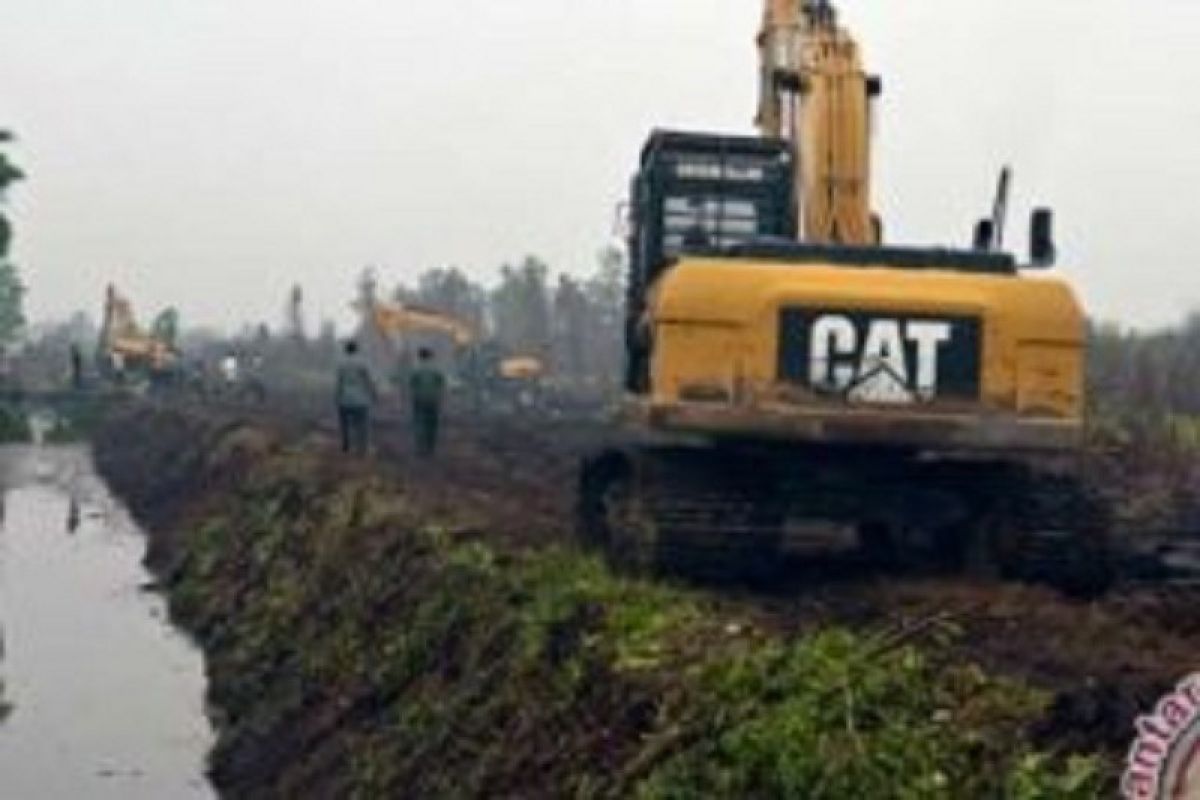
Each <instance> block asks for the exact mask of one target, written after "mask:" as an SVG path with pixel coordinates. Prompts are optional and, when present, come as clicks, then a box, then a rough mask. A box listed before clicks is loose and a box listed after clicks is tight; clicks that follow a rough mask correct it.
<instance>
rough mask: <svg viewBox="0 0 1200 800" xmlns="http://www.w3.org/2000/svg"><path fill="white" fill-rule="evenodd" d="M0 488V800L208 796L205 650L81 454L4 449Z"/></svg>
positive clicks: (126, 520)
mask: <svg viewBox="0 0 1200 800" xmlns="http://www.w3.org/2000/svg"><path fill="white" fill-rule="evenodd" d="M0 489H2V490H3V504H2V506H0V511H2V516H0V520H2V521H0V626H2V627H0V630H2V632H3V640H2V645H3V647H2V649H0V681H3V684H4V690H3V692H4V696H3V700H4V702H6V703H8V704H11V706H12V709H11V712H10V713H9V714H8V716H7V717H5V718H4V720H3V721H0V797H3V798H6V799H11V800H25V799H26V798H28V799H29V800H41V799H42V798H49V799H50V800H55V799H56V798H89V800H95V799H99V800H104V799H105V798H113V799H114V800H116V798H120V800H137V798H147V800H149V799H150V798H153V799H154V800H159V798H167V799H173V798H183V799H184V800H190V799H191V798H208V797H212V796H213V792H212V790H211V788H210V787H209V785H208V784H207V782H206V781H205V779H204V758H205V754H206V753H207V751H208V748H209V746H210V745H211V743H212V731H211V729H210V727H209V724H208V721H207V719H206V717H205V714H204V700H203V697H204V674H203V663H202V658H201V655H200V653H199V652H198V651H197V650H196V649H195V648H194V647H193V646H192V645H191V644H190V643H189V642H188V641H187V640H186V639H185V638H184V637H183V636H181V635H180V634H179V633H177V632H176V631H174V630H173V629H172V628H171V627H170V625H169V624H168V623H167V621H166V614H165V610H164V603H163V601H162V599H161V598H160V597H158V596H157V595H154V594H152V593H149V592H147V591H145V586H146V585H147V583H148V581H150V576H149V575H148V574H147V572H146V571H145V569H144V568H143V567H142V566H141V559H142V554H143V552H144V550H145V541H144V540H143V538H142V536H141V534H140V533H139V531H138V529H137V527H136V525H135V524H134V523H133V522H132V521H131V520H130V518H129V516H128V515H127V514H126V512H125V511H124V510H123V508H121V506H120V505H119V504H117V503H116V502H115V501H114V499H113V498H112V496H111V495H110V494H109V493H108V491H107V489H106V488H105V486H104V485H103V483H102V482H101V481H100V479H99V478H98V477H97V476H96V474H95V472H94V471H93V469H92V466H91V460H90V458H89V456H88V454H87V451H86V450H84V449H82V448H63V447H57V448H38V447H29V448H2V449H0Z"/></svg>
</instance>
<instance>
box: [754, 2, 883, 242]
mask: <svg viewBox="0 0 1200 800" xmlns="http://www.w3.org/2000/svg"><path fill="white" fill-rule="evenodd" d="M758 45H759V51H760V56H761V63H762V69H761V92H760V99H759V109H758V120H757V122H758V127H759V130H760V131H761V132H762V134H763V135H764V136H767V137H772V138H779V139H785V140H787V141H790V142H792V144H793V146H794V149H795V155H796V158H795V165H796V171H797V174H796V180H795V186H796V191H797V194H798V197H797V200H798V213H799V220H798V222H799V225H798V229H799V231H800V232H801V238H802V240H804V241H806V242H812V243H814V244H845V245H871V244H876V243H878V241H879V238H880V233H879V225H878V223H877V221H876V219H875V218H874V216H873V215H872V213H871V147H870V139H871V131H870V121H871V114H870V104H871V98H872V97H873V96H874V95H876V94H878V92H879V81H878V80H877V79H874V78H871V77H869V76H868V75H867V74H866V72H865V71H864V70H863V66H862V61H861V58H860V55H859V49H858V45H857V44H856V43H855V41H854V39H853V38H852V37H851V36H850V34H849V33H848V32H847V31H846V30H845V29H844V28H841V27H840V26H839V25H838V22H837V15H836V12H835V11H834V9H833V7H832V6H830V5H829V2H828V0H766V13H765V15H764V20H763V29H762V33H761V34H760V35H759V40H758Z"/></svg>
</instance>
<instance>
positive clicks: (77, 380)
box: [71, 344, 83, 392]
mask: <svg viewBox="0 0 1200 800" xmlns="http://www.w3.org/2000/svg"><path fill="white" fill-rule="evenodd" d="M71 388H72V389H74V390H75V391H77V392H78V391H80V390H81V389H83V350H82V349H81V348H80V347H79V345H78V344H72V345H71Z"/></svg>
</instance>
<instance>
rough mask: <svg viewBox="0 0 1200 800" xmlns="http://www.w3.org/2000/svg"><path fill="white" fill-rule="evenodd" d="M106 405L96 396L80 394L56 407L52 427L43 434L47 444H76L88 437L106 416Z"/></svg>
mask: <svg viewBox="0 0 1200 800" xmlns="http://www.w3.org/2000/svg"><path fill="white" fill-rule="evenodd" d="M104 411H105V406H104V404H103V403H102V402H101V401H100V400H99V399H98V398H96V397H93V396H89V395H83V394H80V395H79V396H78V397H76V398H74V399H73V400H71V401H69V402H68V401H64V402H61V403H59V405H58V406H57V407H56V408H55V409H54V414H53V418H52V420H51V422H50V427H49V428H47V429H46V431H45V432H44V433H43V435H42V439H43V441H44V442H45V443H46V444H75V443H78V442H83V441H86V440H87V439H88V437H89V436H90V435H91V433H92V431H94V430H95V428H96V426H97V425H99V424H100V422H101V420H102V419H103V417H104Z"/></svg>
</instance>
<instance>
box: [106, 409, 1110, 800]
mask: <svg viewBox="0 0 1200 800" xmlns="http://www.w3.org/2000/svg"><path fill="white" fill-rule="evenodd" d="M172 439H174V440H177V441H163V442H161V443H160V442H158V441H157V437H155V441H153V442H149V443H147V444H144V445H142V446H141V447H142V449H143V450H154V449H155V448H161V450H162V452H153V453H150V454H148V455H147V456H145V458H147V461H146V467H145V468H146V470H147V472H146V473H145V475H143V476H142V478H141V483H142V484H143V485H144V484H145V483H146V482H147V481H151V482H153V481H159V482H166V483H169V484H170V485H184V483H186V485H189V486H200V485H207V486H210V487H213V486H219V487H221V488H220V490H219V493H217V494H215V495H213V496H210V497H207V498H202V499H200V500H199V505H198V506H195V507H194V508H202V509H204V513H202V514H194V513H193V514H191V515H188V518H189V519H192V523H191V524H189V525H188V526H187V527H186V528H185V529H183V530H181V531H178V532H176V534H174V536H180V537H182V538H181V539H179V540H178V542H177V548H178V550H177V552H174V553H167V554H166V557H165V559H164V558H163V556H164V554H162V553H160V554H159V560H165V561H166V562H168V563H169V564H171V565H173V566H172V568H171V570H170V575H171V580H170V581H169V584H170V592H171V599H172V609H173V612H174V614H175V615H176V616H177V618H178V619H179V620H180V621H181V622H182V623H183V624H184V625H185V626H186V627H188V628H189V629H191V630H192V631H194V632H195V633H196V634H197V636H198V638H199V639H200V641H201V643H202V644H203V645H204V646H205V649H206V651H207V653H208V656H209V668H210V675H211V678H212V682H211V690H210V699H211V700H212V701H213V702H214V703H215V704H216V706H217V707H218V708H219V709H220V710H221V713H222V719H223V721H224V724H223V725H222V727H221V737H220V741H219V743H218V746H217V749H216V751H215V753H214V755H213V761H212V763H213V769H214V778H215V780H216V783H217V785H218V787H219V788H221V789H222V790H224V791H227V792H229V793H231V794H235V795H258V794H272V795H278V796H300V795H303V794H310V795H311V794H329V795H336V796H359V797H380V796H397V795H398V794H406V795H409V796H427V797H447V796H455V797H457V796H482V795H497V794H499V795H505V796H530V795H538V796H547V795H548V796H579V797H596V796H614V797H626V796H636V797H642V798H692V797H695V798H701V797H703V798H710V797H730V798H735V797H784V796H803V797H829V798H843V797H844V798H858V797H912V798H926V797H929V798H937V797H946V798H957V797H1012V798H1022V799H1024V798H1029V799H1030V800H1032V799H1033V798H1039V799H1040V798H1083V797H1093V796H1098V795H1099V794H1100V775H1099V768H1098V766H1097V762H1095V761H1093V760H1091V759H1087V758H1075V759H1071V758H1067V757H1066V756H1065V754H1050V753H1040V752H1037V751H1036V750H1035V749H1034V748H1032V746H1031V745H1030V744H1029V742H1028V739H1027V735H1026V731H1027V729H1028V728H1029V726H1030V724H1031V723H1032V722H1034V721H1035V720H1037V719H1038V718H1039V717H1040V716H1041V715H1042V713H1043V712H1044V705H1045V698H1043V697H1041V696H1040V695H1039V694H1038V693H1036V692H1033V691H1031V690H1030V689H1028V688H1026V687H1023V686H1021V685H1017V684H1015V683H1011V682H1008V681H1003V680H997V679H994V678H992V677H990V676H988V675H985V674H984V673H983V672H982V671H981V670H979V669H978V668H976V667H973V666H971V665H959V664H953V663H948V662H947V655H946V653H947V652H948V648H947V647H946V645H947V637H953V636H954V635H955V633H954V631H952V630H947V629H946V627H945V626H944V625H932V626H920V625H917V626H914V628H913V629H912V630H900V631H878V632H874V633H869V632H868V633H859V634H854V633H850V632H847V631H843V630H826V631H822V632H818V633H814V634H809V635H799V634H797V635H785V634H783V633H781V632H778V631H773V630H770V629H767V628H764V627H763V626H761V625H757V624H755V623H754V622H753V621H751V620H745V619H738V618H736V617H734V616H733V612H731V611H730V610H728V609H726V608H722V607H720V606H714V605H713V603H714V601H713V600H711V599H710V598H708V597H707V596H705V595H703V594H700V593H695V592H692V591H689V590H685V589H682V588H674V587H669V586H663V585H657V584H649V583H643V582H638V581H630V580H626V579H623V578H619V577H616V576H614V575H613V574H611V573H610V572H609V571H608V570H607V568H606V567H605V566H604V565H603V564H602V563H600V562H599V561H598V560H596V559H593V558H590V557H585V556H582V555H580V554H578V553H575V552H573V551H566V550H549V551H539V552H536V553H513V552H506V551H503V550H498V549H495V548H494V547H492V546H489V545H488V544H486V543H484V542H482V541H480V540H479V539H478V538H477V537H472V536H467V535H464V534H458V533H455V532H454V531H455V530H456V529H457V528H458V527H461V526H455V525H454V521H453V520H446V521H445V524H444V525H430V524H429V523H428V521H427V520H425V519H423V518H422V516H421V514H420V513H419V511H418V510H417V509H415V508H413V507H411V506H410V505H409V503H408V502H407V501H406V498H405V497H404V495H403V494H402V493H398V492H397V490H396V487H395V486H394V485H391V484H390V483H388V482H387V481H385V480H383V479H381V478H380V477H378V476H377V475H372V474H370V473H351V474H346V473H345V471H344V470H343V471H341V472H339V471H338V467H337V465H336V464H335V463H331V462H329V461H328V460H325V461H322V460H321V459H320V455H319V454H315V455H314V454H312V453H304V452H300V451H295V452H291V451H285V450H284V451H281V450H279V449H278V448H277V447H276V446H275V445H274V444H272V443H271V442H270V441H268V440H267V439H265V438H264V437H262V436H261V435H260V434H258V433H256V432H255V431H253V430H252V429H248V428H244V427H237V428H233V429H225V430H223V431H207V432H206V431H190V432H189V431H181V432H178V433H177V434H176V435H175V436H174V437H172ZM180 441H188V442H206V443H207V445H208V446H207V447H206V448H205V449H204V450H203V451H198V452H194V453H193V452H188V453H183V454H181V453H179V452H172V453H170V454H169V455H170V458H169V459H168V452H167V451H168V450H169V449H171V448H174V447H176V446H178V444H179V442H180ZM112 452H116V451H115V450H114V449H113V445H111V444H108V445H105V444H104V443H103V437H102V444H101V455H102V456H105V454H106V453H108V455H110V456H111V453H112ZM200 452H203V453H204V454H205V455H203V456H201V455H200ZM124 457H129V456H128V453H126V454H125V456H124ZM168 462H169V463H170V465H171V468H170V474H169V475H168V474H166V473H167V470H164V469H162V468H161V466H163V465H166V464H167V463H168ZM181 478H186V481H181ZM177 512H178V509H176V513H175V514H173V516H177ZM160 547H161V545H160Z"/></svg>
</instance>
